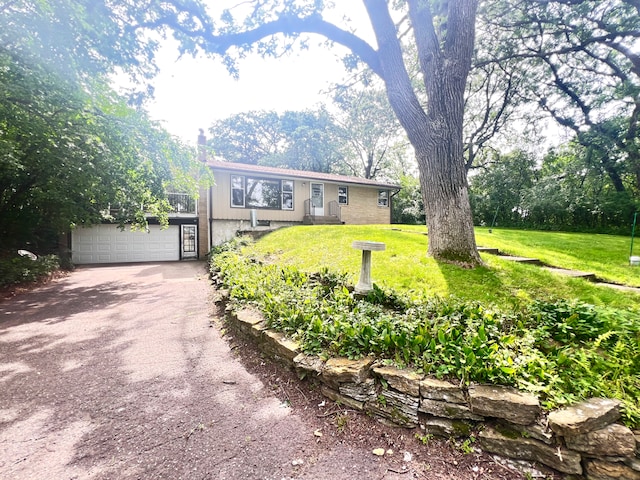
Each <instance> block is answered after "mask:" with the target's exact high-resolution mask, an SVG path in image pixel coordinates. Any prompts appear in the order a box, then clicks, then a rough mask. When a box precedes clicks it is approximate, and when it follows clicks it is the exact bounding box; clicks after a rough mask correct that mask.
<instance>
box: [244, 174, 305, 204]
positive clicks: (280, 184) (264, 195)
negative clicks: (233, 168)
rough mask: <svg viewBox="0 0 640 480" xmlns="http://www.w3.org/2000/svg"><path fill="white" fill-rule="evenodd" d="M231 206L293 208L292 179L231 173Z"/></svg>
mask: <svg viewBox="0 0 640 480" xmlns="http://www.w3.org/2000/svg"><path fill="white" fill-rule="evenodd" d="M231 206H232V207H234V208H264V209H269V210H293V209H294V203H293V180H277V179H271V178H255V177H245V176H243V175H231Z"/></svg>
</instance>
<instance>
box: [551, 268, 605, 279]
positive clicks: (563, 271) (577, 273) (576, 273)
mask: <svg viewBox="0 0 640 480" xmlns="http://www.w3.org/2000/svg"><path fill="white" fill-rule="evenodd" d="M543 268H544V269H545V270H547V271H549V272H552V273H557V274H558V275H565V276H567V277H573V278H584V279H585V280H589V281H595V279H596V275H595V273H590V272H581V271H579V270H569V269H566V268H556V267H543Z"/></svg>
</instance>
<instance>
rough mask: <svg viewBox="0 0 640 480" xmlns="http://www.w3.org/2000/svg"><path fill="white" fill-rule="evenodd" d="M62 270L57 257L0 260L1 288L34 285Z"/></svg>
mask: <svg viewBox="0 0 640 480" xmlns="http://www.w3.org/2000/svg"><path fill="white" fill-rule="evenodd" d="M59 268H60V260H59V259H58V257H57V256H56V255H45V256H42V257H38V259H37V260H31V259H30V258H28V257H22V256H16V257H10V258H3V259H1V260H0V287H8V286H12V285H18V284H25V283H33V282H37V281H39V280H41V279H42V278H44V277H47V276H48V275H50V274H51V273H53V272H55V271H56V270H58V269H59Z"/></svg>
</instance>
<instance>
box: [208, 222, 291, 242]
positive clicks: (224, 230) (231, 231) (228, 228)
mask: <svg viewBox="0 0 640 480" xmlns="http://www.w3.org/2000/svg"><path fill="white" fill-rule="evenodd" d="M299 224H300V222H271V224H270V225H269V226H268V227H260V226H258V227H253V228H252V227H251V222H250V221H249V220H212V221H211V242H212V244H213V245H220V244H222V243H224V242H228V241H229V240H231V239H233V238H235V237H236V236H238V233H258V232H271V231H273V230H277V229H279V228H283V227H291V226H293V225H299Z"/></svg>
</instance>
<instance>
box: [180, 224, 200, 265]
mask: <svg viewBox="0 0 640 480" xmlns="http://www.w3.org/2000/svg"><path fill="white" fill-rule="evenodd" d="M197 234H198V226H197V225H180V237H181V242H180V244H181V248H182V254H181V255H180V256H181V258H196V257H197V256H198V245H197V243H198V242H197V240H196V239H197V238H198V235H197Z"/></svg>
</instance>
